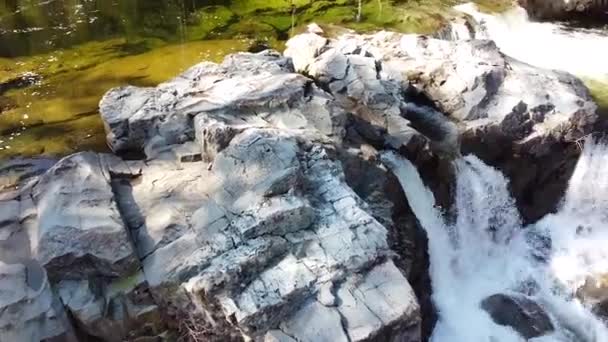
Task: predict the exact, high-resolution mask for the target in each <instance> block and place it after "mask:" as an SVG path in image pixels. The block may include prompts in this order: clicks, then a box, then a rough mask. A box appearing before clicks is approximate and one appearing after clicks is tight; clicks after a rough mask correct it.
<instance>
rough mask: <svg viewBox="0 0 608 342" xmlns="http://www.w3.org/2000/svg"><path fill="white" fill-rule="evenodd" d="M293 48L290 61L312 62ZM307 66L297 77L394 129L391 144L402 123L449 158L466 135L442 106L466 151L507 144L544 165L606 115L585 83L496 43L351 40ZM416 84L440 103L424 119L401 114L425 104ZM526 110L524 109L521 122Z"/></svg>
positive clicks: (336, 43)
mask: <svg viewBox="0 0 608 342" xmlns="http://www.w3.org/2000/svg"><path fill="white" fill-rule="evenodd" d="M311 34H312V33H308V34H307V35H311ZM294 39H295V38H294ZM292 45H293V46H294V47H293V48H291V49H290V50H288V51H286V54H287V55H290V56H296V55H297V56H308V55H307V54H304V53H300V51H299V50H297V49H296V48H295V47H296V46H297V45H296V44H295V43H294V44H292ZM300 64H301V66H299V67H297V69H298V70H301V71H306V72H307V73H309V74H310V76H311V77H313V78H314V79H315V80H316V81H317V82H319V83H321V84H326V85H327V86H326V87H327V88H328V89H330V91H331V92H332V94H333V95H334V96H336V98H337V99H340V98H341V97H345V99H344V101H343V102H348V100H350V102H351V103H350V104H351V105H352V106H351V107H347V108H349V110H354V111H356V112H357V113H358V114H359V116H361V117H363V118H365V120H366V121H368V122H370V123H372V124H374V125H377V126H380V127H385V128H387V129H388V132H389V135H390V133H391V127H390V126H388V127H387V122H388V123H390V122H391V121H396V122H401V124H397V127H400V128H401V127H405V126H408V125H409V126H412V127H415V128H416V129H417V130H418V131H421V132H422V131H425V130H426V132H423V133H424V134H425V135H426V136H427V137H429V138H431V140H434V141H439V142H441V143H440V144H439V145H440V146H443V150H446V149H447V147H448V146H454V145H457V144H458V139H457V137H456V136H455V135H457V131H456V129H455V128H451V127H450V124H448V123H446V120H445V118H442V115H440V113H438V114H439V115H437V114H433V112H434V111H435V112H436V110H433V109H432V107H433V106H437V109H439V110H440V112H443V113H444V114H445V115H447V116H449V117H450V118H451V119H452V120H453V121H456V122H457V123H458V125H459V126H460V131H461V132H463V133H464V134H463V135H462V136H463V139H464V140H465V141H463V143H467V144H471V143H473V141H475V143H476V142H477V141H479V140H481V141H488V142H489V143H488V146H489V148H494V147H493V146H497V147H496V148H498V146H501V147H502V146H504V144H505V143H508V144H512V145H513V146H514V148H515V149H517V150H518V152H520V153H530V154H533V155H536V156H542V155H546V154H547V153H548V151H549V149H550V147H551V146H553V145H554V144H556V143H559V142H573V141H575V140H577V139H579V138H580V137H582V136H584V135H586V134H588V133H589V132H590V131H591V129H592V127H593V125H594V123H595V121H596V120H597V115H596V113H595V111H596V108H597V106H596V105H595V103H594V102H593V101H592V99H591V96H590V95H589V92H588V90H587V89H586V87H585V86H584V85H583V83H582V82H581V81H580V80H578V79H577V78H575V77H574V76H571V75H569V74H566V73H561V72H557V71H551V70H543V69H539V68H534V67H531V66H529V65H526V64H524V63H522V62H519V61H517V60H514V59H512V58H509V57H507V56H504V55H503V54H501V53H500V51H499V49H498V48H497V47H496V45H495V44H494V43H493V42H492V41H485V40H459V41H448V40H441V39H433V38H429V37H427V36H419V35H403V34H398V33H392V32H379V33H376V34H373V35H355V34H346V35H343V36H340V37H339V38H337V39H333V40H330V41H329V43H327V44H326V46H325V48H324V49H323V52H322V53H321V54H318V56H315V57H314V58H309V60H308V62H307V63H305V62H300ZM411 85H413V86H414V87H415V88H417V89H418V91H421V92H422V93H423V94H426V96H428V97H429V98H430V100H431V101H430V102H428V103H426V104H425V106H423V107H422V109H423V110H420V109H418V110H410V111H409V112H408V111H407V110H405V111H403V112H402V113H400V111H399V107H400V106H401V107H406V105H409V106H410V108H416V107H415V106H412V105H416V106H418V107H420V104H421V103H420V101H419V100H417V99H416V98H414V99H410V98H408V97H407V96H404V95H403V94H404V93H405V94H407V93H408V92H409V89H411ZM342 94H343V96H341V95H342ZM353 101H354V104H353V103H352V102H353ZM522 105H523V106H525V109H524V110H523V111H522V112H521V113H517V114H516V115H512V113H513V109H514V108H516V107H518V106H519V107H520V108H523V107H522ZM543 108H544V109H546V110H541V109H543ZM539 111H542V113H541V114H539ZM421 113H423V114H424V115H420V114H421ZM401 117H403V118H405V119H407V120H400V119H401ZM402 122H405V124H403V123H402ZM398 131H402V129H398ZM429 131H430V132H431V134H428V132H429ZM433 132H435V134H433ZM437 132H442V134H440V135H437V134H436V133H437ZM433 135H435V136H433ZM454 148H455V149H458V148H457V146H456V147H452V149H454Z"/></svg>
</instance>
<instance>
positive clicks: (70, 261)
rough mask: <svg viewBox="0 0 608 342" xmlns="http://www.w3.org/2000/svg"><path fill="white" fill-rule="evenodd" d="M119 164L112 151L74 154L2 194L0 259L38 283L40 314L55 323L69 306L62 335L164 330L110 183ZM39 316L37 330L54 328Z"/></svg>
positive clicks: (110, 337)
mask: <svg viewBox="0 0 608 342" xmlns="http://www.w3.org/2000/svg"><path fill="white" fill-rule="evenodd" d="M122 163H123V162H122V161H121V160H120V159H119V158H116V157H114V156H111V155H98V154H94V153H79V154H75V155H72V156H69V157H66V158H64V159H62V160H60V161H59V162H57V163H56V164H55V165H54V166H53V167H51V168H50V169H49V170H48V171H46V172H45V173H44V174H42V175H40V176H35V175H34V176H31V177H28V178H26V179H27V180H28V181H26V182H25V183H22V185H21V186H20V187H19V188H18V189H16V190H14V191H11V192H5V193H3V198H2V200H1V201H0V215H1V217H2V219H1V221H2V222H3V223H2V225H1V226H0V232H1V234H0V237H1V239H0V247H1V249H0V250H1V252H0V261H2V262H4V263H6V264H7V267H8V268H11V269H13V268H15V267H20V266H19V265H25V266H26V268H25V269H26V270H27V272H26V273H27V275H28V276H27V277H26V279H27V281H30V279H37V280H36V282H37V283H40V284H41V285H40V288H41V290H37V291H39V292H38V293H37V295H39V296H42V297H40V298H41V299H40V300H43V303H47V304H40V305H47V307H42V306H40V305H39V306H38V307H37V308H45V310H46V311H41V312H40V313H38V314H39V315H42V314H44V315H45V316H44V317H47V320H49V319H50V320H52V322H51V323H53V322H55V323H53V324H55V325H57V324H58V323H57V322H61V321H59V320H58V318H56V317H63V316H65V314H64V310H65V311H66V312H67V313H68V316H69V317H71V318H72V320H71V321H72V322H71V324H70V323H67V321H64V323H65V324H64V325H63V330H58V332H60V333H61V334H62V335H61V336H67V335H66V334H68V333H70V331H72V330H73V331H75V333H76V336H79V337H80V338H81V339H85V340H87V339H90V338H101V339H102V340H104V341H121V340H124V339H125V338H127V337H132V338H137V337H144V336H154V335H156V334H159V333H161V332H162V330H164V329H163V327H164V323H162V321H161V320H160V311H159V310H158V307H157V306H156V305H155V302H154V301H153V300H152V297H151V296H150V294H149V293H148V292H147V283H146V281H145V279H144V278H143V277H142V276H141V274H142V273H141V270H140V269H141V266H140V262H139V259H138V257H137V255H136V253H135V251H134V249H133V247H132V242H131V238H130V236H129V235H128V230H127V229H126V228H125V225H124V222H123V219H122V216H121V214H120V212H119V211H118V206H117V202H116V199H115V196H114V193H113V191H112V188H111V184H110V180H111V174H112V173H114V172H122V171H121V165H122ZM32 260H35V261H32ZM30 270H37V271H36V272H34V271H30ZM31 275H35V278H31ZM36 286H38V285H36ZM43 286H44V287H43ZM21 287H22V288H24V289H25V287H23V286H21ZM51 288H53V290H54V291H51ZM36 289H38V288H36ZM43 290H44V291H46V292H42V291H43ZM28 296H30V297H31V299H29V301H30V302H33V301H35V300H37V299H36V297H35V296H34V295H28ZM48 303H55V306H54V307H50V306H48V305H50V304H48ZM57 307H58V308H59V309H57ZM53 308H54V309H53ZM51 309H53V310H51ZM28 310H29V309H28ZM37 310H41V309H37ZM61 315H63V316H61ZM33 318H35V317H33V316H32V319H33ZM28 319H29V318H28ZM36 319H37V324H39V325H40V326H41V328H40V332H39V334H45V333H46V332H45V329H47V327H48V329H50V328H51V327H53V325H51V323H46V321H45V320H42V319H40V318H36ZM24 322H26V321H25V320H24ZM148 323H151V324H152V326H150V325H149V324H148ZM146 324H148V325H146ZM20 329H25V330H24V331H26V330H28V329H30V328H28V327H25V328H22V327H21V328H20V327H19V326H16V325H13V326H9V327H7V330H6V331H5V332H3V333H2V334H0V337H3V338H4V337H5V336H12V335H11V334H13V335H14V334H15V331H19V330H20ZM54 329H57V328H54ZM32 336H35V335H32ZM69 336H72V335H69ZM42 339H43V338H42V337H41V338H40V339H36V338H35V337H31V339H30V338H29V337H24V338H23V339H16V340H19V341H30V340H31V341H38V340H42ZM9 340H14V339H9ZM59 340H61V339H59Z"/></svg>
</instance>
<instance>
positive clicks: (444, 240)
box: [382, 141, 608, 342]
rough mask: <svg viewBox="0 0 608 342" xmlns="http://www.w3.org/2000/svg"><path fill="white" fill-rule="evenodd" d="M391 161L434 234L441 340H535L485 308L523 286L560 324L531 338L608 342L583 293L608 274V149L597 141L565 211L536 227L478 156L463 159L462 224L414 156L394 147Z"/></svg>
mask: <svg viewBox="0 0 608 342" xmlns="http://www.w3.org/2000/svg"><path fill="white" fill-rule="evenodd" d="M382 160H383V162H384V163H385V164H386V165H387V166H388V167H389V168H390V169H392V170H393V172H394V173H395V175H396V176H397V177H398V179H399V181H400V183H401V185H402V186H403V189H404V191H405V194H406V196H407V198H408V202H409V203H410V206H411V208H412V210H413V212H414V214H415V215H416V217H417V218H418V220H419V222H420V224H421V225H422V226H423V227H424V229H425V230H426V231H427V235H428V237H429V255H430V273H431V279H432V287H433V297H432V298H433V302H434V304H435V306H436V308H437V310H438V314H439V321H438V323H437V325H436V327H435V330H434V332H433V336H432V338H431V340H432V341H433V342H486V341H487V342H520V341H525V339H523V338H522V337H521V336H520V335H519V334H518V333H516V332H515V331H514V330H513V329H511V328H509V327H504V326H500V325H498V324H496V323H494V321H492V319H491V317H490V316H489V314H487V313H486V312H485V311H484V310H483V309H481V307H480V303H481V301H482V300H483V299H484V298H487V297H488V296H490V295H493V294H497V293H504V294H512V293H517V292H525V294H527V295H529V296H530V297H531V298H533V299H534V300H535V301H536V302H537V303H539V304H540V305H541V306H542V307H543V308H544V309H545V310H546V311H547V313H548V314H549V315H550V316H551V318H552V321H553V324H554V325H555V327H556V331H555V332H554V333H553V334H551V335H548V336H543V337H538V338H536V339H533V340H531V341H536V342H541V341H542V342H550V341H570V342H574V341H576V342H579V341H581V342H605V341H608V328H607V326H606V325H604V323H602V322H600V320H599V319H598V318H597V317H595V316H594V315H593V314H592V313H591V311H590V310H589V309H588V308H586V307H584V306H583V305H582V304H581V303H580V302H579V301H578V300H577V299H576V297H575V296H574V294H575V291H576V289H577V288H578V287H579V286H580V284H581V282H582V281H584V279H585V278H586V277H588V276H589V275H591V274H593V275H597V274H604V273H605V274H608V249H606V246H608V195H606V194H608V173H606V172H605V171H604V172H603V170H605V168H606V167H607V166H608V147H606V146H604V145H599V144H594V143H592V142H590V141H589V142H588V143H587V146H586V147H585V151H584V153H583V154H582V156H581V158H580V160H579V162H578V165H577V168H576V171H575V173H574V175H573V177H572V179H571V181H570V185H569V189H568V191H567V194H566V196H565V199H564V202H563V205H562V207H561V209H560V210H559V212H558V213H557V214H553V215H548V216H546V217H545V218H544V219H542V220H541V221H539V223H538V224H536V225H535V226H532V227H522V224H521V220H520V216H519V212H518V210H517V208H516V206H515V202H514V200H513V198H512V197H511V196H510V194H509V191H508V181H507V180H506V179H505V177H504V176H503V175H502V174H501V173H500V172H499V171H497V170H495V169H493V168H492V167H490V166H487V165H485V164H484V163H483V162H482V161H481V160H479V159H478V158H477V157H475V156H466V157H464V158H460V159H458V160H456V161H455V162H454V166H455V168H456V170H457V177H456V203H455V205H456V209H457V218H456V220H455V223H453V224H448V223H446V221H445V220H444V218H443V217H442V211H441V209H439V208H437V207H435V199H434V197H433V194H432V192H431V191H430V190H429V189H428V188H427V187H426V186H425V185H424V183H423V182H422V180H421V178H420V175H419V174H418V171H417V170H416V168H415V167H414V166H413V165H412V164H411V163H410V162H409V161H408V160H406V159H404V158H402V157H400V156H398V155H396V154H394V153H392V152H388V153H385V154H384V155H383V157H382ZM531 233H534V234H531ZM534 236H536V237H537V238H533V237H534ZM538 236H541V237H543V238H544V239H546V240H550V241H552V246H551V248H550V250H546V251H539V250H537V248H538V243H537V242H538ZM539 254H543V259H542V260H541V259H539V258H538V257H537V256H538V255H539Z"/></svg>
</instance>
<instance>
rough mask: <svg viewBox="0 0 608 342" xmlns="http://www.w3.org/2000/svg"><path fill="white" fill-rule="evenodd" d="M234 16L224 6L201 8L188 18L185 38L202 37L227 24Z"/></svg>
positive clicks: (194, 38)
mask: <svg viewBox="0 0 608 342" xmlns="http://www.w3.org/2000/svg"><path fill="white" fill-rule="evenodd" d="M235 18H236V16H235V14H234V13H233V12H232V11H231V10H229V9H228V8H226V7H224V6H209V7H204V8H201V9H199V10H197V11H196V12H194V13H193V14H192V15H190V17H189V18H188V25H186V28H185V30H186V40H196V39H204V38H206V37H207V36H208V35H209V34H210V33H212V32H213V31H215V30H219V29H221V28H223V27H226V26H228V24H229V23H230V22H231V21H232V20H234V19H235Z"/></svg>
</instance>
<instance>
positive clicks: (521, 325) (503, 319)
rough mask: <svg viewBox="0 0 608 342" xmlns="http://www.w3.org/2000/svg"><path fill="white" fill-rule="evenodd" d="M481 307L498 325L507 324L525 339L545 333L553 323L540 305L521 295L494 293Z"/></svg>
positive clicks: (552, 328)
mask: <svg viewBox="0 0 608 342" xmlns="http://www.w3.org/2000/svg"><path fill="white" fill-rule="evenodd" d="M481 307H482V309H484V310H485V311H487V312H488V314H489V315H490V316H491V317H492V319H493V320H494V322H496V324H499V325H504V326H509V327H511V328H513V329H514V330H515V331H517V332H518V333H519V334H521V335H522V336H523V337H525V338H526V339H530V338H534V337H539V336H542V335H546V334H548V333H550V332H552V331H553V330H554V327H553V323H551V319H550V318H549V316H548V315H547V313H546V312H545V311H544V310H543V308H542V307H540V305H538V304H537V303H536V302H534V301H533V300H532V299H530V298H528V297H526V296H523V295H519V294H517V295H507V294H495V295H492V296H490V297H487V298H486V299H484V300H483V301H482V302H481Z"/></svg>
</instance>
